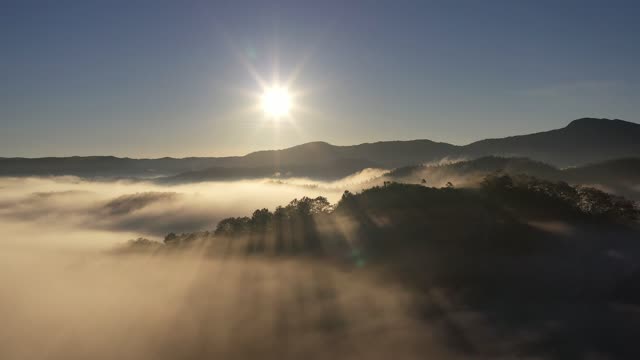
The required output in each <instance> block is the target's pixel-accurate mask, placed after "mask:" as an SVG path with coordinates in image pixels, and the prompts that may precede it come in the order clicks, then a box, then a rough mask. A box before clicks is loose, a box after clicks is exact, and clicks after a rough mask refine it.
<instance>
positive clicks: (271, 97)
mask: <svg viewBox="0 0 640 360" xmlns="http://www.w3.org/2000/svg"><path fill="white" fill-rule="evenodd" d="M260 105H261V106H262V111H263V112H264V113H265V115H267V116H269V117H271V118H274V119H280V118H282V117H285V116H288V115H289V113H290V112H291V106H292V105H293V104H292V96H291V93H290V92H289V90H288V89H286V88H284V87H281V86H272V87H269V88H267V89H265V90H264V91H263V93H262V95H261V96H260Z"/></svg>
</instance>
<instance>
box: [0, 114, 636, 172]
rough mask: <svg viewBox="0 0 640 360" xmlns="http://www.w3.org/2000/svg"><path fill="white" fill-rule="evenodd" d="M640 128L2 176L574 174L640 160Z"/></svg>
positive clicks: (50, 167) (117, 163) (124, 163)
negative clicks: (500, 164) (510, 162)
mask: <svg viewBox="0 0 640 360" xmlns="http://www.w3.org/2000/svg"><path fill="white" fill-rule="evenodd" d="M638 139H640V125H638V124H636V123H632V122H627V121H623V120H607V119H593V118H584V119H578V120H574V121H572V122H571V123H570V124H569V125H568V126H566V127H564V128H561V129H556V130H550V131H546V132H540V133H535V134H528V135H520V136H512V137H507V138H502V139H487V140H481V141H478V142H474V143H471V144H469V145H465V146H456V145H451V144H447V143H441V142H433V141H430V140H413V141H383V142H376V143H367V144H360V145H351V146H335V145H331V144H328V143H325V142H312V143H307V144H302V145H298V146H294V147H291V148H287V149H282V150H268V151H258V152H254V153H250V154H248V155H245V156H236V157H220V158H184V159H173V158H162V159H129V158H116V157H109V156H107V157H104V156H95V157H69V158H38V159H25V158H0V175H4V176H30V175H77V176H85V177H96V176H98V177H99V176H106V177H118V176H124V177H155V176H175V175H178V174H181V173H185V172H188V173H189V174H187V175H184V176H182V177H177V178H176V180H180V179H183V180H185V181H205V180H218V179H227V178H245V177H263V176H270V175H272V174H275V173H279V174H281V175H282V176H284V175H286V174H288V176H296V177H317V176H319V174H321V175H322V178H326V179H328V178H332V179H335V178H339V177H342V176H345V175H346V173H348V172H355V171H359V170H362V169H365V168H370V167H381V168H397V167H402V166H408V165H417V164H421V163H425V162H432V161H439V160H441V159H443V158H446V157H451V158H460V157H467V158H476V157H482V156H487V155H499V156H512V157H513V156H520V157H528V158H531V159H535V160H539V161H543V162H546V163H549V164H552V165H554V166H560V167H566V166H575V165H582V164H586V163H592V162H598V161H604V160H610V159H614V158H621V157H637V156H640V142H639V141H638Z"/></svg>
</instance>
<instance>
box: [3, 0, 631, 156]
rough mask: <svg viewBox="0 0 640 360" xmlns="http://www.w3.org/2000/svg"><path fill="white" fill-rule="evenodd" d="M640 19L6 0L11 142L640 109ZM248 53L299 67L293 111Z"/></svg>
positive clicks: (452, 137) (272, 134)
mask: <svg viewBox="0 0 640 360" xmlns="http://www.w3.org/2000/svg"><path fill="white" fill-rule="evenodd" d="M638 19H640V3H638V2H634V1H588V0H584V1H427V0H425V1H413V2H411V1H349V2H347V1H322V2H320V1H315V2H304V1H288V2H286V1H279V2H275V1H257V0H256V1H228V2H221V1H173V2H169V1H91V0H85V1H64V0H61V1H44V0H43V1H38V2H36V1H28V0H25V1H15V2H11V1H3V2H2V3H1V4H0V79H2V83H1V84H2V85H0V130H1V131H0V156H28V157H35V156H47V155H52V156H66V155H117V156H129V157H162V156H175V157H183V156H216V155H230V154H244V153H247V152H250V151H253V150H258V149H266V148H283V147H287V146H291V145H295V144H299V143H303V142H307V141H315V140H323V141H327V142H330V143H334V144H341V145H342V144H354V143H361V142H371V141H378V140H395V139H417V138H427V139H432V140H438V141H446V142H451V143H455V144H465V143H468V142H471V141H474V140H479V139H482V138H486V137H500V136H507V135H514V134H520V133H528V132H535V131H542V130H548V129H551V128H559V127H562V126H564V125H566V124H567V123H568V122H569V121H571V120H572V119H575V118H579V117H585V116H594V117H608V118H621V119H625V120H630V121H634V122H638V120H640V119H639V117H640V116H639V115H640V105H639V104H640V86H639V85H638V82H639V80H640V67H638V65H637V64H639V63H640V41H638V34H640V21H638ZM250 68H253V69H255V71H256V72H257V73H259V74H260V75H261V76H262V77H263V78H264V79H266V80H267V82H271V81H272V80H273V79H274V78H275V77H276V76H275V73H276V72H278V73H279V74H280V78H281V79H285V78H291V77H293V74H294V73H295V74H296V76H295V81H294V82H293V83H292V85H291V88H292V91H295V92H297V93H298V94H299V96H298V97H297V99H296V104H297V106H296V107H297V109H294V111H293V113H292V119H291V120H289V121H281V122H277V123H276V122H273V121H270V120H268V119H266V118H265V117H264V115H263V114H261V113H260V112H259V111H256V110H255V107H256V102H257V100H256V96H255V94H257V93H259V92H260V86H259V84H258V83H257V82H256V81H255V79H254V77H253V76H252V74H251V71H250ZM296 69H297V72H296Z"/></svg>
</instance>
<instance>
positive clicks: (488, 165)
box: [377, 156, 640, 200]
mask: <svg viewBox="0 0 640 360" xmlns="http://www.w3.org/2000/svg"><path fill="white" fill-rule="evenodd" d="M495 173H502V174H508V175H528V176H534V177H537V178H540V179H545V180H551V181H565V182H568V183H571V184H575V185H589V186H599V187H602V188H604V189H606V190H607V191H609V192H613V193H616V194H618V195H623V196H626V197H628V198H632V199H635V200H640V157H638V158H623V159H616V160H608V161H604V162H599V163H593V164H587V165H583V166H579V167H571V168H565V169H559V168H557V167H554V166H552V165H548V164H545V163H543V162H540V161H535V160H531V159H527V158H504V157H496V156H487V157H481V158H477V159H473V160H468V161H460V162H456V163H450V164H442V165H417V166H406V167H400V168H397V169H394V170H392V171H390V172H388V173H386V174H385V175H384V180H390V181H399V182H408V183H420V182H422V180H423V179H424V181H425V182H426V184H427V185H429V186H436V187H439V186H444V185H445V184H446V183H447V182H451V183H452V184H453V185H454V186H474V185H477V184H479V182H480V181H481V180H482V179H483V178H484V177H485V176H487V175H489V174H495ZM377 181H378V182H380V181H381V180H379V179H378V180H377Z"/></svg>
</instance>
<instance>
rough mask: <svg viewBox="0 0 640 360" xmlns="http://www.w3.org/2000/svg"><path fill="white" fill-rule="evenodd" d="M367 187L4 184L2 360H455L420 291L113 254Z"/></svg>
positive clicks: (245, 264) (267, 263) (248, 266)
mask: <svg viewBox="0 0 640 360" xmlns="http://www.w3.org/2000/svg"><path fill="white" fill-rule="evenodd" d="M377 174H379V172H377V171H373V172H370V171H368V172H365V173H364V174H363V175H362V176H363V177H364V178H363V179H364V180H366V179H369V178H371V177H372V176H375V175H377ZM360 180H361V179H360V177H359V176H354V177H350V178H348V179H344V180H342V181H339V182H333V183H320V182H311V181H308V180H305V179H292V180H290V183H284V182H283V181H274V180H269V179H265V180H255V181H238V182H228V183H202V184H194V185H181V186H159V185H155V184H152V183H148V182H132V181H87V180H81V179H78V178H74V177H53V178H5V179H1V180H0V228H1V229H2V230H3V234H4V236H3V238H2V240H1V241H2V243H1V246H2V251H0V284H1V286H0V311H2V313H3V326H2V327H0V358H2V359H44V358H48V359H177V358H180V359H200V358H212V357H217V358H223V359H236V358H242V359H250V358H263V359H300V358H307V359H325V358H345V359H351V358H360V357H366V358H368V359H388V358H390V357H391V356H395V357H400V358H403V359H410V358H416V359H417V358H424V356H425V355H431V356H435V357H437V358H455V357H456V356H454V354H453V353H452V352H451V351H450V350H448V347H447V346H445V344H444V343H442V338H444V337H442V338H441V335H440V331H441V330H438V329H437V328H436V327H433V328H429V329H427V328H425V327H424V324H423V323H422V322H420V321H419V320H416V319H415V307H414V306H413V301H414V300H413V297H412V295H411V294H410V292H409V291H408V290H407V289H404V288H402V287H400V286H391V285H389V284H387V283H384V282H381V281H379V279H377V277H371V276H370V275H367V276H364V275H363V274H362V273H360V272H357V271H356V272H354V271H347V270H341V269H339V268H336V267H333V266H331V265H329V264H321V263H319V262H316V261H309V260H294V259H290V260H266V259H260V258H248V257H234V258H228V259H221V258H211V257H206V256H204V255H203V254H202V253H201V252H199V250H198V249H193V250H191V251H187V252H183V253H178V254H161V255H152V254H121V253H118V252H114V251H111V250H112V249H114V248H116V247H117V246H118V245H119V244H122V243H123V242H125V241H126V240H128V239H132V238H135V237H138V236H146V237H149V238H152V239H157V240H159V239H160V238H162V237H163V236H164V235H165V234H166V233H167V232H169V231H174V232H180V231H195V230H200V229H205V230H206V229H212V228H213V227H214V226H215V224H216V222H217V220H218V219H220V218H222V217H227V216H237V215H244V214H246V213H250V211H251V210H253V209H255V208H259V207H260V208H261V207H269V208H272V209H273V207H275V206H276V205H280V204H285V203H287V202H288V201H290V200H291V199H293V198H296V197H298V198H299V197H302V196H305V195H306V196H319V195H321V196H325V197H327V198H328V199H329V200H330V201H331V202H335V201H336V200H337V199H339V197H340V196H341V195H342V192H343V191H344V189H345V188H351V189H354V188H357V187H358V185H357V184H358V183H359V182H360ZM442 331H444V330H442ZM443 334H444V333H443ZM418 355H419V356H418Z"/></svg>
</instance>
